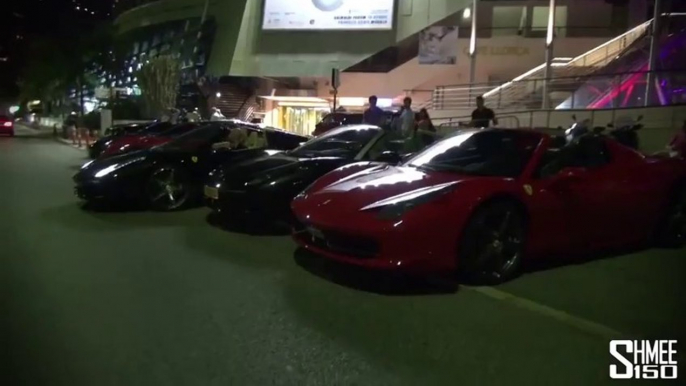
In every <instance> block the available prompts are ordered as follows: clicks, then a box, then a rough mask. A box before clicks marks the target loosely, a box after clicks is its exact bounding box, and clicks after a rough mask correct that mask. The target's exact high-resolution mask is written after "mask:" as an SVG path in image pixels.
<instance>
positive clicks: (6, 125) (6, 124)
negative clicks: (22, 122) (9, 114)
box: [2, 121, 12, 127]
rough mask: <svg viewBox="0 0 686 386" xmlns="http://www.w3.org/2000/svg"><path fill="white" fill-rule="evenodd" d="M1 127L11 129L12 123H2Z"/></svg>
mask: <svg viewBox="0 0 686 386" xmlns="http://www.w3.org/2000/svg"><path fill="white" fill-rule="evenodd" d="M2 125H3V126H5V127H12V122H10V121H7V122H3V123H2Z"/></svg>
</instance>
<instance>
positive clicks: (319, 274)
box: [0, 130, 686, 386]
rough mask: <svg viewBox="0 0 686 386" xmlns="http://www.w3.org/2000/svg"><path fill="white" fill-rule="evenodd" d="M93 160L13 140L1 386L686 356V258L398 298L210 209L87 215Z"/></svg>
mask: <svg viewBox="0 0 686 386" xmlns="http://www.w3.org/2000/svg"><path fill="white" fill-rule="evenodd" d="M20 131H21V130H20ZM20 134H21V133H20ZM84 161H85V160H84V152H83V151H79V150H77V149H74V148H72V147H70V146H66V145H63V144H58V143H56V142H54V141H52V140H50V139H41V138H37V137H27V136H20V137H17V138H13V139H11V138H0V318H1V319H0V352H2V355H3V357H4V358H0V359H2V360H1V361H0V377H4V378H5V381H3V380H2V379H0V384H4V385H22V384H26V385H72V386H73V385H299V386H304V385H477V386H487V385H527V386H528V385H546V386H549V385H556V386H562V385H575V386H576V385H584V386H586V385H604V384H611V383H612V382H610V380H609V376H608V365H609V364H610V361H611V360H610V356H609V354H608V341H609V340H610V339H612V338H615V337H625V338H629V339H641V338H655V339H659V338H662V339H664V338H669V339H681V342H686V323H684V322H685V321H686V300H685V299H686V285H685V284H684V283H685V281H684V279H685V278H686V253H685V252H686V251H683V250H682V251H660V250H651V251H642V252H637V253H631V254H627V255H622V256H614V257H610V258H605V259H600V260H594V261H591V262H586V263H583V264H573V265H566V266H563V267H557V268H549V269H545V270H538V271H533V272H530V273H527V274H526V275H524V276H523V277H521V278H520V279H518V280H516V281H514V282H512V283H509V284H506V285H503V286H499V287H497V288H490V287H484V288H469V287H460V288H458V289H457V291H454V292H449V291H445V292H442V291H439V290H437V289H436V288H433V287H431V286H417V288H415V289H413V290H412V291H405V292H401V291H391V292H390V293H389V292H388V291H385V289H386V288H387V286H386V284H387V283H385V281H383V280H378V278H368V277H362V278H360V276H359V275H358V274H357V273H355V272H352V273H351V272H348V271H347V270H342V269H340V267H333V266H331V265H329V264H325V263H324V262H322V260H321V259H317V258H316V257H314V256H310V255H306V254H302V253H298V252H297V251H296V248H295V246H294V244H293V243H292V242H291V240H290V239H289V237H288V236H284V235H278V234H275V235H269V234H267V235H254V234H253V235H251V234H246V233H241V232H230V231H227V230H223V229H219V228H216V227H213V226H211V225H209V224H208V222H207V221H206V215H207V210H205V209H204V208H199V209H193V210H188V211H184V212H179V213H170V214H163V213H150V212H123V213H118V212H114V213H112V212H109V213H107V212H89V211H85V210H82V209H81V208H80V207H79V206H78V205H77V200H76V199H75V197H74V196H73V195H72V184H71V180H70V177H71V175H72V174H73V173H74V172H75V171H76V170H77V169H78V167H79V166H80V164H82V163H83V162H84ZM379 283H381V284H379ZM391 288H393V287H391ZM682 348H683V347H682ZM682 363H686V362H684V361H683V360H682ZM683 371H686V369H682V372H683ZM618 384H620V385H621V384H632V383H631V381H625V382H620V383H618ZM672 384H676V383H674V382H672Z"/></svg>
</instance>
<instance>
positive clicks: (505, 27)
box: [492, 6, 547, 36]
mask: <svg viewBox="0 0 686 386" xmlns="http://www.w3.org/2000/svg"><path fill="white" fill-rule="evenodd" d="M546 20H547V19H546ZM492 26H493V31H492V36H513V35H522V34H523V32H524V28H525V26H526V7H525V6H505V7H500V6H496V7H493V23H492Z"/></svg>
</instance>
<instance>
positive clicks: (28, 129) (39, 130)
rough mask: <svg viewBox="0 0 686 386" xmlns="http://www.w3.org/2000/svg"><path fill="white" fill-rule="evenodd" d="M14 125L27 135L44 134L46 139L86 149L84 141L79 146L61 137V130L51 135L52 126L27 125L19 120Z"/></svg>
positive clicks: (52, 131)
mask: <svg viewBox="0 0 686 386" xmlns="http://www.w3.org/2000/svg"><path fill="white" fill-rule="evenodd" d="M16 126H17V127H19V128H21V130H22V131H23V132H25V133H27V134H29V135H37V136H45V138H46V139H47V138H53V139H54V140H56V141H57V142H60V143H63V144H65V145H69V146H71V147H73V148H75V149H83V150H88V146H86V144H85V141H82V142H81V146H80V147H79V146H78V145H74V144H72V140H71V139H65V138H62V136H61V135H60V134H62V133H61V130H60V131H58V135H57V136H55V135H53V133H54V128H52V127H47V126H40V127H35V126H32V125H28V124H26V123H20V122H18V123H16ZM95 140H97V138H95V139H92V140H91V141H90V143H93V142H94V141H95Z"/></svg>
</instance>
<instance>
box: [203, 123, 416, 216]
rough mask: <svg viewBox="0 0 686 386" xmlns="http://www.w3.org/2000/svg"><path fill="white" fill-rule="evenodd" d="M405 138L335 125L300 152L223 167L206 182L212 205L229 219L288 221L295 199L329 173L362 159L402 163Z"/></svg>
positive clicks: (367, 127)
mask: <svg viewBox="0 0 686 386" xmlns="http://www.w3.org/2000/svg"><path fill="white" fill-rule="evenodd" d="M403 151H404V140H403V139H399V138H398V137H397V136H396V135H394V134H393V133H390V132H387V131H384V130H382V129H381V128H379V127H376V126H370V125H354V126H344V127H340V128H338V129H334V130H332V131H330V132H328V133H326V134H324V135H322V136H320V137H316V138H314V139H312V140H310V141H308V142H307V143H305V144H304V145H302V146H300V147H298V148H297V149H295V150H292V151H289V152H282V153H277V154H265V155H263V156H261V157H255V158H251V159H249V160H245V161H243V162H239V163H232V164H228V165H223V166H221V167H219V168H217V169H216V170H214V171H213V172H212V173H210V178H209V180H208V183H207V188H206V198H207V204H208V206H209V207H210V208H212V209H213V210H214V211H215V212H216V213H217V214H219V215H222V216H228V217H227V218H233V219H236V218H246V217H247V218H250V217H253V218H264V219H273V220H288V219H289V218H290V215H291V211H290V202H291V200H292V199H293V197H295V196H296V195H297V194H298V193H300V192H301V191H302V190H303V189H305V188H306V187H307V186H308V185H310V184H311V183H312V182H314V181H315V180H316V179H317V178H319V177H321V176H323V175H324V174H326V173H328V172H330V171H332V170H334V169H336V168H338V167H341V166H343V165H347V164H351V163H354V162H358V161H366V162H389V163H398V162H400V161H401V159H402V153H403Z"/></svg>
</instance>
